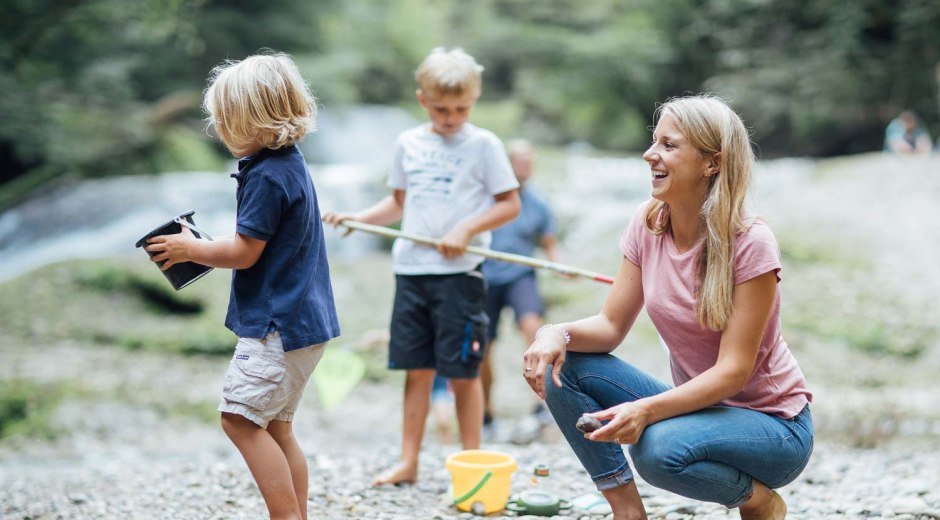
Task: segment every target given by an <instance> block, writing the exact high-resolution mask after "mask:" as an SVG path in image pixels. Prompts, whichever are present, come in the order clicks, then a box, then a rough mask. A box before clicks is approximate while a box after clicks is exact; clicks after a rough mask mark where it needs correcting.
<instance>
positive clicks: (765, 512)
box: [739, 480, 787, 520]
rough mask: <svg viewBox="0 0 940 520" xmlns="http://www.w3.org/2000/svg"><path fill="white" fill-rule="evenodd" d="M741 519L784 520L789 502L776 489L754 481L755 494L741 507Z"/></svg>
mask: <svg viewBox="0 0 940 520" xmlns="http://www.w3.org/2000/svg"><path fill="white" fill-rule="evenodd" d="M739 512H740V513H741V520H783V519H785V518H786V517H787V504H786V502H784V501H783V498H782V497H781V496H780V495H778V494H777V492H776V491H774V490H772V489H770V488H769V487H767V486H765V485H764V484H762V483H760V482H758V481H756V480H755V481H754V494H753V495H751V499H750V500H748V501H747V502H745V503H744V505H742V506H741V507H740V509H739Z"/></svg>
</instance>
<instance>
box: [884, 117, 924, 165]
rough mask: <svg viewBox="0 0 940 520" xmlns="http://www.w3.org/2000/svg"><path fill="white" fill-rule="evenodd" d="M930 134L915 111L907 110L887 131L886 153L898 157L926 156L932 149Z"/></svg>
mask: <svg viewBox="0 0 940 520" xmlns="http://www.w3.org/2000/svg"><path fill="white" fill-rule="evenodd" d="M931 146H932V144H931V140H930V134H929V133H928V132H927V128H926V127H924V125H923V123H921V121H920V118H918V117H917V114H916V113H915V112H914V111H913V110H905V111H904V112H901V114H900V115H898V117H896V118H894V119H892V120H891V122H890V123H888V128H886V129H885V147H884V149H885V151H886V152H890V153H894V154H897V155H926V154H929V153H930V148H931Z"/></svg>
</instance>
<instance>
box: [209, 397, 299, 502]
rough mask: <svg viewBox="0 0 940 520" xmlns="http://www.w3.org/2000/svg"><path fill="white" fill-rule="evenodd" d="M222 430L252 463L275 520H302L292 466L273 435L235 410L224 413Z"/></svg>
mask: <svg viewBox="0 0 940 520" xmlns="http://www.w3.org/2000/svg"><path fill="white" fill-rule="evenodd" d="M222 429H223V430H225V434H226V435H228V438H229V439H231V440H232V442H233V443H234V444H235V447H236V448H238V451H240V452H241V454H242V458H244V459H245V462H246V463H247V464H248V469H249V470H250V471H251V476H252V477H254V479H255V483H257V484H258V489H259V490H261V496H262V497H264V503H265V505H266V506H268V514H269V515H270V516H271V520H302V518H303V517H302V516H301V514H300V510H299V509H298V507H297V495H295V494H294V484H293V479H291V470H290V466H289V465H288V462H287V458H286V457H285V456H284V452H283V451H282V450H281V447H280V446H279V445H278V444H277V442H275V440H274V438H273V437H272V436H271V434H270V433H268V432H267V431H266V430H265V429H264V428H261V427H259V426H258V425H257V424H255V423H253V422H251V421H249V420H248V419H246V418H244V417H242V416H241V415H237V414H233V413H223V414H222Z"/></svg>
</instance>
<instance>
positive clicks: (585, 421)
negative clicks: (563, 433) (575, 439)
mask: <svg viewBox="0 0 940 520" xmlns="http://www.w3.org/2000/svg"><path fill="white" fill-rule="evenodd" d="M574 426H575V428H577V429H579V430H581V431H583V432H584V433H591V432H592V431H594V430H596V429H598V428H600V427H601V426H602V424H601V422H600V421H598V420H597V419H595V418H594V417H593V416H590V415H582V416H581V417H579V418H578V422H577V423H575V425H574Z"/></svg>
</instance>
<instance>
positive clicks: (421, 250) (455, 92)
mask: <svg viewBox="0 0 940 520" xmlns="http://www.w3.org/2000/svg"><path fill="white" fill-rule="evenodd" d="M482 71H483V67H481V66H480V65H478V64H477V62H476V61H475V60H474V59H473V57H472V56H470V55H468V54H466V53H465V52H463V50H461V49H453V50H449V51H448V50H445V49H443V48H437V49H434V50H433V51H432V52H431V54H430V55H428V57H427V58H425V59H424V61H423V62H421V65H420V66H419V67H418V70H417V72H416V73H415V78H416V79H417V81H418V87H419V88H418V91H417V97H418V102H419V103H421V106H422V107H424V109H425V110H426V111H427V113H428V118H429V119H430V122H429V123H425V124H422V125H421V126H418V127H416V128H412V129H411V130H406V131H405V132H403V133H402V134H401V135H400V136H399V137H398V144H397V149H396V153H395V162H394V165H393V167H392V172H391V175H390V176H389V179H388V186H389V187H390V188H392V189H393V190H394V191H393V194H392V195H390V196H388V197H386V198H384V199H383V200H381V201H379V202H378V203H376V204H375V205H373V206H372V207H370V208H368V209H365V210H363V211H360V212H358V213H337V212H329V213H327V214H326V215H324V217H323V220H324V221H325V222H327V223H329V224H333V225H338V224H340V223H341V222H342V221H344V220H356V221H360V222H366V223H369V224H378V225H388V224H391V223H393V222H396V221H398V220H399V219H400V220H401V229H402V231H405V232H407V233H413V234H416V235H424V236H430V237H435V238H440V239H441V245H440V246H439V247H437V248H436V249H435V248H432V247H428V246H425V245H421V244H418V243H415V242H412V241H408V240H404V239H398V240H396V241H395V245H394V247H393V249H392V255H393V258H394V268H395V280H396V285H395V303H394V308H393V310H392V324H391V341H390V342H389V361H388V366H389V368H391V369H403V370H406V371H407V375H406V378H405V389H404V403H403V406H404V410H403V411H404V419H403V425H402V453H401V460H400V461H399V463H398V464H396V465H395V466H393V467H392V468H390V469H388V470H386V471H384V472H382V473H381V474H379V475H378V476H377V477H376V478H375V479H374V480H373V482H372V484H373V485H382V484H400V483H405V482H414V481H415V480H416V479H417V476H418V455H419V453H420V450H421V440H422V437H423V436H424V425H425V421H426V419H427V415H428V408H429V397H430V395H431V385H432V382H433V380H434V375H435V373H437V374H439V375H441V376H444V377H447V378H450V380H451V386H452V387H453V390H454V396H455V398H456V399H455V404H456V409H457V423H458V426H459V427H460V440H461V443H462V445H463V448H464V449H474V448H479V446H480V436H481V430H482V425H483V386H482V383H481V382H480V377H479V373H478V368H479V364H480V361H481V360H482V359H483V353H484V351H485V349H486V330H487V323H488V319H487V315H486V312H485V310H484V300H485V298H484V296H485V291H486V286H485V282H484V281H483V273H482V272H481V271H480V264H481V263H482V262H483V257H480V256H478V255H472V254H464V253H465V251H466V247H467V245H468V244H469V243H470V242H471V240H473V242H474V245H479V246H482V247H487V246H489V242H490V230H491V229H494V228H497V227H499V226H501V225H503V224H505V223H506V222H509V221H511V220H512V219H514V218H516V215H518V214H519V208H520V203H519V195H518V193H517V188H518V187H519V183H518V182H517V181H516V178H515V175H513V172H512V167H511V166H510V164H509V159H508V158H507V156H506V152H505V150H504V148H503V144H502V142H501V141H500V140H499V138H498V137H497V136H496V135H495V134H493V133H492V132H490V131H488V130H484V129H482V128H477V127H476V126H473V125H471V124H470V123H467V118H468V117H469V116H470V111H471V109H473V106H474V104H475V103H476V101H477V99H478V98H479V97H480V90H481V73H482Z"/></svg>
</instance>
